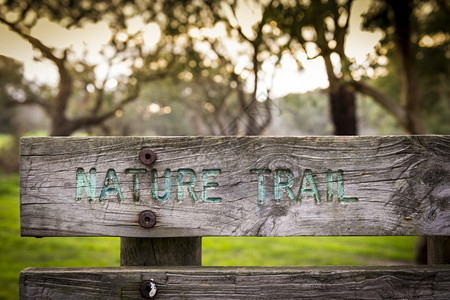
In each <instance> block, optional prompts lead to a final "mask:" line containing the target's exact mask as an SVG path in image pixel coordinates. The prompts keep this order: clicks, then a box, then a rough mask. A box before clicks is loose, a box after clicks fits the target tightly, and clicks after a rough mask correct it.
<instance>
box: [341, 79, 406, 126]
mask: <svg viewBox="0 0 450 300" xmlns="http://www.w3.org/2000/svg"><path fill="white" fill-rule="evenodd" d="M349 85H350V86H351V87H353V88H354V89H355V90H356V91H358V92H360V93H362V94H364V95H367V96H370V97H371V98H372V99H373V100H375V101H376V102H377V103H378V104H380V105H381V106H382V107H383V108H385V109H386V110H387V111H388V112H389V113H391V114H392V115H393V116H394V117H395V118H396V119H397V120H398V121H399V123H400V124H401V125H402V126H403V127H405V126H406V124H407V118H406V112H405V109H404V108H403V107H402V106H401V105H400V104H399V103H398V102H397V101H395V100H394V99H393V98H392V97H390V96H389V95H387V94H385V93H383V92H381V91H379V90H378V89H376V88H374V87H372V86H370V85H368V84H366V83H365V82H362V81H355V80H352V81H351V82H349Z"/></svg>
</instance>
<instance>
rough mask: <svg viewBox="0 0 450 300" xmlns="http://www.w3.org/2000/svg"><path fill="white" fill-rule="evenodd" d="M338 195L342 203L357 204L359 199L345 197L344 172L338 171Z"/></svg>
mask: <svg viewBox="0 0 450 300" xmlns="http://www.w3.org/2000/svg"><path fill="white" fill-rule="evenodd" d="M337 193H338V200H339V201H340V202H357V201H358V198H356V197H345V196H344V171H342V170H338V171H337Z"/></svg>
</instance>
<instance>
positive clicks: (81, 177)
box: [75, 168, 97, 201]
mask: <svg viewBox="0 0 450 300" xmlns="http://www.w3.org/2000/svg"><path fill="white" fill-rule="evenodd" d="M89 173H90V176H89V180H88V179H87V176H86V173H84V169H83V168H78V169H77V181H76V182H77V187H76V190H75V200H76V201H81V196H82V193H83V189H84V191H85V192H86V195H87V197H88V200H89V201H95V193H96V191H97V176H96V171H95V168H91V170H89Z"/></svg>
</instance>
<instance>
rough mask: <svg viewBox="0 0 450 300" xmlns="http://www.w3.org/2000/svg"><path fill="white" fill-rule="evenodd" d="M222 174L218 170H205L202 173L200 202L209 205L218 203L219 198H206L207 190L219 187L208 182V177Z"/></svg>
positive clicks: (214, 183) (220, 199) (215, 183)
mask: <svg viewBox="0 0 450 300" xmlns="http://www.w3.org/2000/svg"><path fill="white" fill-rule="evenodd" d="M220 173H222V170H220V169H206V170H203V171H202V201H203V202H210V203H220V202H222V198H220V197H208V189H214V188H216V187H218V186H219V184H218V183H217V182H209V181H208V176H215V175H219V174H220Z"/></svg>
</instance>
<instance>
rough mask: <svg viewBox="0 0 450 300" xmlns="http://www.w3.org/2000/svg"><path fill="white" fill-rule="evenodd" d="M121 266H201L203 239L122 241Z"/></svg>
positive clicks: (135, 239) (125, 239) (140, 239)
mask: <svg viewBox="0 0 450 300" xmlns="http://www.w3.org/2000/svg"><path fill="white" fill-rule="evenodd" d="M120 265H121V266H201V265H202V238H201V237H177V238H126V237H123V238H121V239H120Z"/></svg>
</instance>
